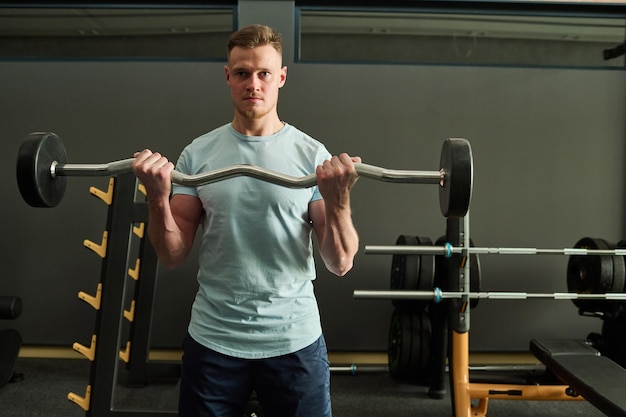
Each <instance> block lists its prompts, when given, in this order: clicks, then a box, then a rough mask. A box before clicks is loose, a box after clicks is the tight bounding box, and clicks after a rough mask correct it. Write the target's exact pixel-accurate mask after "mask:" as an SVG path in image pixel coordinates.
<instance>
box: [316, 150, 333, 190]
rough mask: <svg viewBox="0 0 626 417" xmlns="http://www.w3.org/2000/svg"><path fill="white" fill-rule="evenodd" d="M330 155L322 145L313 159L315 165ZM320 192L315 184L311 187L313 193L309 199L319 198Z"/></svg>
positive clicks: (327, 158)
mask: <svg viewBox="0 0 626 417" xmlns="http://www.w3.org/2000/svg"><path fill="white" fill-rule="evenodd" d="M330 157H331V154H330V152H328V150H327V149H326V148H325V147H324V146H322V147H321V148H320V150H319V151H318V153H317V158H316V160H315V167H316V168H317V166H318V165H321V164H322V163H323V162H324V161H327V160H329V159H330ZM322 198H323V197H322V194H321V193H320V190H319V188H317V185H316V186H315V187H313V195H312V196H311V201H316V200H321V199H322Z"/></svg>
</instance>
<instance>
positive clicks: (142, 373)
mask: <svg viewBox="0 0 626 417" xmlns="http://www.w3.org/2000/svg"><path fill="white" fill-rule="evenodd" d="M137 188H138V186H137V178H136V177H135V175H134V174H132V173H124V174H119V175H117V176H115V177H112V178H111V179H110V182H109V189H108V191H106V192H102V191H100V190H97V189H94V188H93V187H92V188H91V189H90V191H91V193H92V194H94V195H96V196H97V197H99V198H101V199H102V200H103V201H104V202H105V203H106V204H107V205H108V206H109V209H108V214H107V222H106V230H105V232H104V233H103V239H102V243H101V244H97V243H93V242H90V241H85V246H86V247H87V248H89V249H91V250H92V251H94V252H95V253H96V254H98V255H99V256H100V257H101V258H102V267H101V277H100V283H99V285H98V290H97V293H96V295H95V296H90V295H88V294H85V293H83V292H81V293H79V298H81V299H83V300H84V301H86V302H87V303H88V304H90V305H91V306H92V307H93V308H94V309H96V310H97V314H96V322H95V332H94V334H93V335H92V337H91V345H90V346H89V347H87V346H83V345H81V344H79V343H75V344H74V349H75V350H77V351H78V352H80V353H82V354H83V355H85V356H86V357H87V358H88V359H90V361H91V369H90V375H89V384H88V385H87V388H86V390H85V395H84V396H81V395H78V394H75V393H73V392H70V393H69V394H68V399H69V400H70V401H72V402H74V403H76V404H77V405H79V406H80V407H81V408H83V409H84V410H85V412H86V416H87V417H92V416H93V417H106V416H116V417H126V416H128V417H131V416H132V417H143V416H145V417H154V416H155V415H159V416H161V415H166V416H167V415H171V416H175V415H177V413H176V412H173V411H159V410H135V409H132V410H131V409H118V408H116V407H115V387H116V385H117V381H118V365H119V362H120V360H123V361H125V362H126V363H127V365H128V366H127V368H128V369H129V385H131V386H142V385H144V384H145V383H146V380H145V378H146V375H147V374H148V368H149V365H150V363H149V360H148V352H149V340H150V324H151V316H152V307H153V300H154V293H155V289H156V271H157V265H158V261H157V257H156V253H155V252H154V248H153V247H152V245H151V244H150V243H149V239H147V238H143V232H144V228H145V224H146V223H147V219H148V208H147V203H146V202H145V201H143V202H136V201H135V195H136V191H137ZM137 224H139V226H136V225H137ZM142 225H143V226H142ZM133 235H136V236H139V237H140V238H141V243H140V248H139V258H138V261H135V262H134V263H133V265H134V268H129V267H128V265H129V258H130V254H131V249H132V245H131V243H132V240H133ZM127 275H130V276H131V277H132V278H133V279H136V281H137V282H136V283H135V294H134V297H135V299H134V300H133V302H132V303H131V307H130V309H129V310H126V309H125V308H124V300H125V299H126V281H127ZM124 320H128V321H129V322H130V339H129V341H127V342H126V343H122V338H121V334H122V328H123V325H124ZM122 345H125V346H126V349H123V350H120V346H122ZM131 357H132V358H133V360H132V361H131V360H130V358H131Z"/></svg>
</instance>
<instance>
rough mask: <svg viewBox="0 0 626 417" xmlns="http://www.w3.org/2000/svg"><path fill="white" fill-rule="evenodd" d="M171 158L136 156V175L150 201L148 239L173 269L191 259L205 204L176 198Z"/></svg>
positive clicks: (192, 197)
mask: <svg viewBox="0 0 626 417" xmlns="http://www.w3.org/2000/svg"><path fill="white" fill-rule="evenodd" d="M173 169H174V165H173V164H172V163H171V162H169V161H168V160H167V158H165V157H163V156H161V155H159V154H157V153H152V152H150V151H149V150H145V151H142V152H140V153H137V154H136V155H135V162H134V163H133V172H134V173H135V175H137V178H139V180H140V181H141V182H142V183H143V185H144V186H145V187H146V195H147V198H148V211H149V221H148V236H149V237H150V241H151V242H152V246H154V249H155V251H156V253H157V256H158V257H159V261H160V262H161V264H162V265H163V266H164V267H166V268H169V269H172V268H175V267H177V266H178V265H180V264H182V263H183V262H184V261H185V260H186V259H187V256H189V253H190V252H191V248H192V246H193V241H194V238H195V235H196V231H197V229H198V225H199V224H200V219H201V217H202V204H201V202H200V200H199V199H198V198H197V197H195V196H189V195H180V194H177V195H175V196H173V197H172V198H171V200H170V192H171V188H172V183H171V172H172V170H173Z"/></svg>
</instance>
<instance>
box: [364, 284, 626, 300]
mask: <svg viewBox="0 0 626 417" xmlns="http://www.w3.org/2000/svg"><path fill="white" fill-rule="evenodd" d="M353 297H354V298H360V299H370V300H390V299H391V300H432V301H434V302H435V303H438V302H440V301H442V300H445V299H458V298H469V299H491V300H527V299H552V300H579V299H587V300H609V301H626V293H603V294H580V293H568V292H555V293H528V292H508V291H489V292H461V291H442V290H441V289H439V288H435V289H434V290H433V291H398V290H385V291H370V290H354V292H353Z"/></svg>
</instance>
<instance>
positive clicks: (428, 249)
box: [364, 243, 626, 258]
mask: <svg viewBox="0 0 626 417" xmlns="http://www.w3.org/2000/svg"><path fill="white" fill-rule="evenodd" d="M364 252H365V253H366V254H369V255H443V256H445V257H446V258H449V257H450V256H452V255H453V254H464V253H468V254H477V255H485V254H495V255H569V256H586V255H609V256H626V249H588V248H563V249H541V248H490V247H473V246H472V247H469V248H464V247H462V246H452V245H451V244H450V243H446V244H445V245H443V246H441V245H440V246H408V245H407V246H394V245H367V246H365V251H364Z"/></svg>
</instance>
